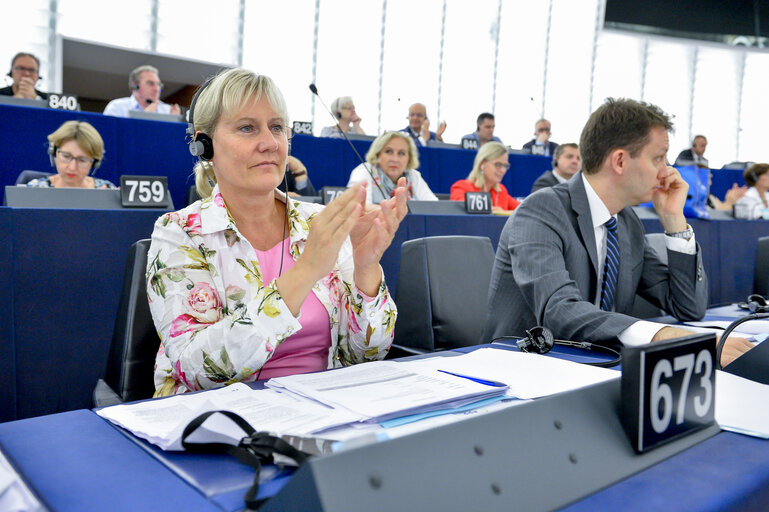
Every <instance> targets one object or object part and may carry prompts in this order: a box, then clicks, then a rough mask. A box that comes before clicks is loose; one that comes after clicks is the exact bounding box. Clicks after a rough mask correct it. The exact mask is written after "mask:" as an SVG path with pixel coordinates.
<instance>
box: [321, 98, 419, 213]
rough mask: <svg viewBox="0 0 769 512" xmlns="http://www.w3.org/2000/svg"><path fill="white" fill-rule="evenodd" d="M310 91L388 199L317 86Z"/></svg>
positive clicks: (385, 197)
mask: <svg viewBox="0 0 769 512" xmlns="http://www.w3.org/2000/svg"><path fill="white" fill-rule="evenodd" d="M310 91H312V93H313V94H314V95H315V96H317V97H318V99H319V100H320V104H321V105H323V108H325V109H326V112H328V115H330V116H331V117H332V119H334V123H335V124H336V127H337V128H338V129H339V133H341V134H342V137H344V140H346V141H347V144H349V145H350V147H351V148H352V151H353V153H355V156H357V157H358V160H360V163H362V164H363V167H364V168H365V169H366V170H367V171H368V174H369V176H371V181H372V182H373V183H374V185H376V188H378V189H379V192H381V193H382V197H383V198H384V199H387V194H385V193H384V190H382V187H380V186H379V183H377V180H376V176H374V173H373V172H372V171H371V169H370V168H369V166H368V163H366V161H365V160H363V157H362V156H360V153H358V150H357V149H355V146H354V145H353V143H352V141H351V140H350V138H349V137H347V134H346V133H345V132H344V130H342V127H341V126H339V120H338V119H337V118H336V116H335V115H334V114H332V113H331V110H330V109H329V108H328V107H327V106H326V103H325V102H324V101H323V98H321V97H320V94H318V88H317V87H315V84H310ZM406 208H408V212H409V213H411V208H409V206H408V201H406Z"/></svg>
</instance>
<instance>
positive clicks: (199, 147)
mask: <svg viewBox="0 0 769 512" xmlns="http://www.w3.org/2000/svg"><path fill="white" fill-rule="evenodd" d="M190 154H191V155H192V156H196V157H198V158H200V159H201V160H211V159H212V158H213V157H214V141H212V140H211V137H209V136H208V135H206V134H205V133H198V134H197V135H195V137H194V138H193V139H192V142H191V143H190Z"/></svg>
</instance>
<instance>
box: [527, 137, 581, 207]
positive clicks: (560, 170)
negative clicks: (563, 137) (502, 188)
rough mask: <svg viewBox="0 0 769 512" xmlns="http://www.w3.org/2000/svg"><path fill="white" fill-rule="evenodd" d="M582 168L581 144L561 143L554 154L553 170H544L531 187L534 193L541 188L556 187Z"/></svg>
mask: <svg viewBox="0 0 769 512" xmlns="http://www.w3.org/2000/svg"><path fill="white" fill-rule="evenodd" d="M581 168H582V158H581V157H580V156H579V146H577V145H576V144H575V143H573V142H568V143H566V144H561V145H559V146H558V147H557V148H555V154H554V155H553V170H552V171H545V172H543V173H542V174H541V175H540V176H539V178H537V181H535V182H534V185H532V187H531V193H532V194H533V193H534V192H536V191H537V190H539V189H541V188H547V187H554V186H555V185H558V184H559V183H566V182H567V181H569V180H570V179H571V177H572V176H574V175H575V174H577V173H578V172H579V170H580V169H581Z"/></svg>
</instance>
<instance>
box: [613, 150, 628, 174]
mask: <svg viewBox="0 0 769 512" xmlns="http://www.w3.org/2000/svg"><path fill="white" fill-rule="evenodd" d="M607 160H608V161H609V167H610V168H611V170H612V171H613V172H614V173H615V174H619V175H621V174H624V173H625V171H626V170H627V166H628V163H629V162H630V153H628V152H627V150H625V149H614V150H612V151H611V152H610V153H609V156H608V157H607Z"/></svg>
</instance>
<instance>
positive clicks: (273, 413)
mask: <svg viewBox="0 0 769 512" xmlns="http://www.w3.org/2000/svg"><path fill="white" fill-rule="evenodd" d="M619 375H620V374H619V372H616V371H613V370H608V369H604V368H595V367H592V366H586V365H581V364H577V363H572V362H569V361H563V360H560V359H556V358H552V357H546V356H540V355H536V354H524V353H520V352H514V351H508V350H499V349H493V348H485V349H479V350H476V351H474V352H471V353H469V354H464V355H452V356H448V355H447V356H444V357H433V358H429V359H420V360H416V361H407V362H396V361H378V362H371V363H365V364H360V365H356V366H351V367H347V368H341V369H338V370H334V371H329V372H322V373H312V374H302V375H292V376H290V377H280V378H276V379H272V380H270V381H269V382H268V383H267V386H268V387H267V388H266V389H262V390H252V389H251V388H249V387H248V386H247V385H245V384H242V383H236V384H232V385H230V386H227V387H224V388H221V389H217V390H212V391H206V392H204V393H192V394H187V395H179V396H174V397H169V398H164V399H158V400H148V401H144V402H138V403H133V404H124V405H115V406H112V407H106V408H104V409H101V410H99V411H98V414H99V415H100V416H102V417H103V418H105V419H108V420H109V421H112V422H113V423H115V424H117V425H120V426H121V427H124V428H126V429H128V430H130V431H131V432H133V433H134V434H135V435H136V436H138V437H141V438H143V439H146V440H147V441H149V442H151V443H153V444H155V445H157V446H159V447H160V448H162V449H164V450H181V449H182V446H181V435H182V433H183V431H184V428H185V427H186V426H187V424H188V423H189V422H190V421H191V420H192V419H194V418H196V417H197V416H199V415H200V414H202V413H204V412H207V411H215V410H228V411H232V412H235V413H237V414H239V415H240V416H241V417H242V418H243V419H245V420H246V421H247V422H248V423H249V424H251V426H252V427H254V429H256V430H258V431H266V432H270V433H272V434H275V435H281V436H284V437H297V438H303V439H305V440H307V439H309V438H313V439H316V440H317V439H322V440H340V441H350V440H354V439H356V438H361V437H365V438H367V439H368V442H372V441H376V440H377V439H382V438H387V437H390V436H389V433H392V434H393V435H401V433H406V432H413V431H418V430H420V429H423V428H426V426H430V425H437V424H442V423H445V422H449V421H457V420H458V419H461V418H466V417H469V416H472V415H473V414H478V413H487V412H491V411H493V410H498V409H500V408H504V407H509V406H510V405H513V404H517V403H520V400H517V401H515V402H513V404H511V403H510V402H509V401H504V402H502V400H507V399H510V398H519V399H529V398H538V397H542V396H547V395H550V394H553V393H559V392H563V391H568V390H571V389H576V388H579V387H583V386H587V385H591V384H595V383H598V382H603V381H605V380H609V379H616V378H619ZM217 416H219V415H215V416H212V417H211V418H210V419H209V420H207V421H206V423H205V424H204V425H203V428H200V429H198V431H196V436H198V437H197V438H196V439H194V441H195V442H226V443H237V442H238V440H239V439H240V438H241V437H242V436H243V432H242V431H241V430H240V428H239V427H236V426H235V425H234V424H233V423H232V422H230V421H229V420H225V419H222V418H219V419H217ZM428 420H429V421H428ZM420 423H421V424H422V425H419V424H420ZM383 428H385V429H386V431H387V432H388V433H387V434H385V436H384V437H383V436H381V435H380V434H381V432H382V429H383ZM190 441H193V439H190Z"/></svg>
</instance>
